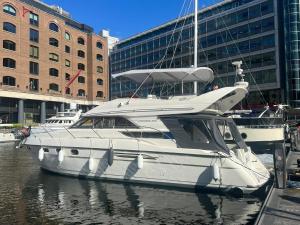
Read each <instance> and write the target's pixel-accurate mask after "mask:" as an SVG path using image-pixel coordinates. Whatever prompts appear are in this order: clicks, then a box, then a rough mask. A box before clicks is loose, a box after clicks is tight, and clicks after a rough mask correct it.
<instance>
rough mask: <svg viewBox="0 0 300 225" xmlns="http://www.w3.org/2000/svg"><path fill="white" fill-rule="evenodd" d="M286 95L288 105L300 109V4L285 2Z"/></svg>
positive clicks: (294, 0) (297, 0) (295, 0)
mask: <svg viewBox="0 0 300 225" xmlns="http://www.w3.org/2000/svg"><path fill="white" fill-rule="evenodd" d="M283 2H284V3H283V7H284V34H285V65H286V71H285V72H286V78H287V79H286V87H287V88H286V94H287V96H288V100H289V101H288V103H289V104H291V105H292V106H294V107H300V2H299V0H284V1H283Z"/></svg>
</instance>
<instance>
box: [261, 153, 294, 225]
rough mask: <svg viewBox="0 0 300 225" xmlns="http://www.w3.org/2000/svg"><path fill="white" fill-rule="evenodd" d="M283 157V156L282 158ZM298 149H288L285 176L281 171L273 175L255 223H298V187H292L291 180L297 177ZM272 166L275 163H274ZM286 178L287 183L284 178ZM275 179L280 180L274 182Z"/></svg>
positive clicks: (285, 224) (286, 224) (290, 224)
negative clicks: (272, 182)
mask: <svg viewBox="0 0 300 225" xmlns="http://www.w3.org/2000/svg"><path fill="white" fill-rule="evenodd" d="M284 159H285V158H284ZM297 159H300V152H299V151H290V152H289V154H288V157H287V159H286V165H284V166H286V169H284V170H283V171H286V173H284V174H286V177H284V175H283V173H280V172H279V173H278V174H277V178H276V175H275V182H274V184H273V186H272V187H271V189H270V191H269V193H268V196H267V198H266V199H265V202H264V204H263V206H262V209H261V211H260V213H259V215H258V217H257V220H256V222H255V224H256V225H270V224H272V225H277V224H282V225H294V224H295V225H299V224H300V188H297V187H293V186H292V185H291V182H293V180H297V179H299V178H300V177H299V171H300V168H299V167H298V164H297ZM274 166H276V165H275V163H274ZM286 178H287V182H286V183H287V185H286V183H285V179H286ZM276 179H280V181H277V182H276ZM286 186H287V187H286Z"/></svg>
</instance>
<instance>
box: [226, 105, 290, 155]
mask: <svg viewBox="0 0 300 225" xmlns="http://www.w3.org/2000/svg"><path fill="white" fill-rule="evenodd" d="M277 107H278V109H277V111H276V112H272V111H271V110H270V109H269V107H266V109H265V110H264V111H263V112H261V113H260V114H259V115H258V116H250V113H251V112H252V111H251V110H250V111H249V110H246V111H245V110H235V111H232V112H229V115H230V117H232V118H233V120H234V122H235V123H236V125H237V127H238V129H239V131H240V133H241V136H242V138H243V139H244V141H245V142H246V144H247V145H248V146H250V147H251V149H252V150H253V151H254V152H255V153H270V154H272V153H273V152H272V151H273V150H274V148H275V144H276V143H284V142H285V136H286V135H285V132H286V129H287V126H286V124H285V122H284V119H283V114H282V111H283V106H282V105H278V106H277Z"/></svg>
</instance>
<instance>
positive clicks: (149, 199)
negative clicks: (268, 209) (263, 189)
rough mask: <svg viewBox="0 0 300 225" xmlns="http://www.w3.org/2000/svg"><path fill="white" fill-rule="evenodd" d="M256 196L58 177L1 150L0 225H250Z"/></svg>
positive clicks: (18, 153)
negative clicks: (234, 195)
mask: <svg viewBox="0 0 300 225" xmlns="http://www.w3.org/2000/svg"><path fill="white" fill-rule="evenodd" d="M261 204H262V202H261V200H259V199H258V198H255V197H246V198H239V199H237V198H233V197H230V196H224V195H217V194H208V193H194V192H188V191H184V190H171V189H163V188H157V187H149V186H136V185H128V184H127V185H125V184H122V183H109V182H103V181H92V180H84V179H77V178H69V177H63V176H58V175H54V174H50V173H46V172H44V171H41V170H40V169H39V167H38V166H37V165H36V164H35V163H34V162H33V160H32V159H31V157H30V155H29V153H28V152H27V150H25V149H14V148H13V147H8V146H7V147H3V146H2V147H0V224H53V225H54V224H253V222H254V220H255V218H256V216H257V214H258V211H259V209H260V207H261Z"/></svg>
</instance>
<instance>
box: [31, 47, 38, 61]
mask: <svg viewBox="0 0 300 225" xmlns="http://www.w3.org/2000/svg"><path fill="white" fill-rule="evenodd" d="M29 56H30V57H31V58H35V59H38V58H39V48H38V47H36V46H33V45H30V52H29Z"/></svg>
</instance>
